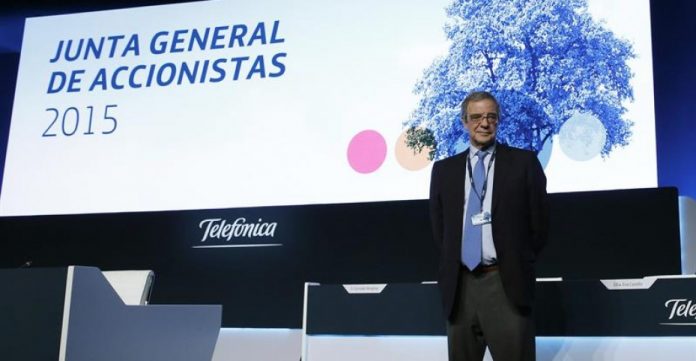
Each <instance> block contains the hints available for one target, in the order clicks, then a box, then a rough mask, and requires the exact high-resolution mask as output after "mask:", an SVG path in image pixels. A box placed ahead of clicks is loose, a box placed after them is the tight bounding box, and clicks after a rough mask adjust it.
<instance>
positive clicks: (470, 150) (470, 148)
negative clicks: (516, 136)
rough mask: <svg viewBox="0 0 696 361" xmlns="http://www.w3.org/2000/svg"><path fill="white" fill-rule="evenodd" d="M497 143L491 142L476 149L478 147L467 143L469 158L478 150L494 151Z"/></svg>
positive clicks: (489, 152) (490, 152)
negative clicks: (484, 146)
mask: <svg viewBox="0 0 696 361" xmlns="http://www.w3.org/2000/svg"><path fill="white" fill-rule="evenodd" d="M497 144H498V143H497V142H493V144H491V145H489V146H488V147H486V148H483V149H478V148H476V147H474V146H473V145H471V144H469V159H471V158H473V157H475V156H476V153H478V151H479V150H484V151H486V152H488V154H493V153H494V152H495V147H496V145H497Z"/></svg>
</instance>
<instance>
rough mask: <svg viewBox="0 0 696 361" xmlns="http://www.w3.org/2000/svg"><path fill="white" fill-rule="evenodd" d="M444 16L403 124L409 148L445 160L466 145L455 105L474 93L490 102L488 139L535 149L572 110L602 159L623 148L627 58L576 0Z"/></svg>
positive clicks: (491, 3) (469, 9)
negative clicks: (440, 53)
mask: <svg viewBox="0 0 696 361" xmlns="http://www.w3.org/2000/svg"><path fill="white" fill-rule="evenodd" d="M446 11H447V15H448V17H449V18H450V20H449V21H448V23H447V24H446V25H445V33H446V35H447V38H448V39H449V40H450V41H451V45H450V48H449V53H448V54H447V56H445V57H443V58H439V59H436V60H435V61H434V62H433V64H432V65H431V66H430V67H429V68H427V69H426V70H425V71H424V74H423V76H422V78H421V79H420V80H419V81H418V82H417V84H416V86H415V90H414V92H415V93H416V94H417V95H419V96H420V100H419V102H418V106H417V108H416V109H415V110H414V111H413V113H412V114H411V117H410V119H409V120H407V121H406V122H405V125H406V126H407V127H408V128H409V131H408V138H407V143H408V145H409V146H410V147H411V148H412V149H414V150H417V151H420V150H421V149H423V147H425V146H429V147H431V149H432V152H431V157H432V158H435V159H438V158H442V157H446V156H450V155H453V154H455V153H456V152H457V144H456V143H457V141H458V140H459V139H462V140H464V141H467V140H468V134H467V133H466V132H465V131H464V127H463V126H462V124H461V121H460V110H459V105H460V103H461V101H462V99H463V98H464V96H466V94H467V93H469V92H470V91H474V90H488V91H491V92H492V93H493V94H494V95H495V96H496V97H497V98H498V100H499V101H500V103H501V106H502V109H501V112H502V114H501V123H500V124H499V129H498V139H499V140H501V141H502V142H504V143H507V144H509V145H512V146H517V147H520V148H526V149H530V150H534V151H536V152H537V153H538V152H539V151H540V150H541V149H542V146H543V145H544V142H545V141H546V140H547V139H548V138H550V137H551V136H553V135H554V134H557V133H558V132H559V130H560V128H561V126H562V125H563V124H564V123H565V122H566V121H567V120H568V119H570V118H571V117H572V116H573V115H574V114H577V113H579V112H581V113H587V114H592V115H593V116H595V117H596V118H597V119H599V120H600V121H601V123H602V124H603V125H604V128H605V129H606V142H605V143H604V147H603V148H602V150H601V154H602V156H607V155H608V154H609V153H610V152H611V151H612V150H613V149H614V148H615V147H617V146H625V145H627V144H628V142H629V138H630V135H631V126H632V125H633V123H632V122H631V121H630V120H627V119H623V118H622V116H623V114H624V113H625V112H626V108H625V107H624V105H623V104H624V103H625V102H627V101H632V100H633V89H632V88H631V86H630V84H629V80H630V79H631V77H632V76H633V74H632V73H631V70H630V68H629V66H628V65H627V61H628V60H629V59H631V58H633V57H635V54H634V52H633V48H632V46H631V44H630V43H629V42H628V41H626V40H621V39H618V38H617V37H615V36H614V34H613V33H612V32H611V31H609V30H608V29H606V28H605V26H604V25H603V24H602V23H600V22H597V21H595V20H593V19H592V17H591V16H590V14H589V13H588V9H587V2H586V0H454V2H453V3H452V4H451V5H450V6H449V7H448V8H447V10H446Z"/></svg>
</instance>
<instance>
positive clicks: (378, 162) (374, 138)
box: [348, 130, 387, 174]
mask: <svg viewBox="0 0 696 361" xmlns="http://www.w3.org/2000/svg"><path fill="white" fill-rule="evenodd" d="M386 157H387V142H386V141H385V140H384V137H383V136H382V135H381V134H379V133H377V132H376V131H374V130H363V131H362V132H360V133H358V134H356V135H355V136H353V139H351V140H350V143H349V144H348V163H349V164H350V166H351V167H352V168H353V169H354V170H355V171H356V172H358V173H363V174H366V173H372V172H374V171H376V170H377V169H379V167H381V166H382V163H384V159H385V158H386Z"/></svg>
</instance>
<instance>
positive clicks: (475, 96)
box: [462, 91, 500, 121]
mask: <svg viewBox="0 0 696 361" xmlns="http://www.w3.org/2000/svg"><path fill="white" fill-rule="evenodd" d="M486 99H490V100H492V101H493V103H495V108H496V111H497V112H498V117H500V104H499V103H498V99H496V98H495V97H494V96H493V94H491V93H489V92H487V91H475V92H471V93H469V94H468V95H467V96H466V98H464V101H462V119H464V121H466V116H467V114H466V107H467V106H469V103H471V102H478V101H481V100H486Z"/></svg>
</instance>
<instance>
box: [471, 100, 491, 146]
mask: <svg viewBox="0 0 696 361" xmlns="http://www.w3.org/2000/svg"><path fill="white" fill-rule="evenodd" d="M466 114H467V115H466V118H465V119H464V126H465V127H466V128H467V129H468V130H469V139H470V142H471V145H473V146H474V147H476V148H483V147H486V146H488V145H490V144H492V143H493V142H494V141H495V134H496V132H497V131H498V109H497V108H496V106H495V102H494V101H492V100H490V99H483V100H479V101H472V102H469V104H468V105H467V107H466Z"/></svg>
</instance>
